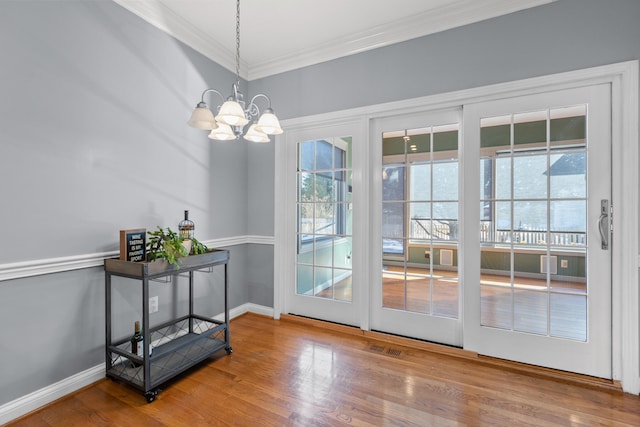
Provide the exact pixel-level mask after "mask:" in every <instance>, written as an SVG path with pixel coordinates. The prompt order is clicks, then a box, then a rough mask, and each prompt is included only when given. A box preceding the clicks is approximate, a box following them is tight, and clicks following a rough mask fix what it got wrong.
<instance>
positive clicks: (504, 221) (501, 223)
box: [496, 202, 511, 242]
mask: <svg viewBox="0 0 640 427" xmlns="http://www.w3.org/2000/svg"><path fill="white" fill-rule="evenodd" d="M496 226H497V229H498V231H509V230H511V203H510V202H496ZM509 236H510V235H509ZM496 241H498V242H510V241H511V239H510V238H509V239H508V240H507V239H497V240H496Z"/></svg>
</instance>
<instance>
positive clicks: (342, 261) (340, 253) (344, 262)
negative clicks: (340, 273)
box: [333, 237, 351, 268]
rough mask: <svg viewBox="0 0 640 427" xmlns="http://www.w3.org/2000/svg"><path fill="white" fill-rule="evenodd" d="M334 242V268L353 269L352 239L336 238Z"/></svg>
mask: <svg viewBox="0 0 640 427" xmlns="http://www.w3.org/2000/svg"><path fill="white" fill-rule="evenodd" d="M333 242H334V243H333V248H334V249H333V265H334V267H338V268H351V237H335V238H334V241H333Z"/></svg>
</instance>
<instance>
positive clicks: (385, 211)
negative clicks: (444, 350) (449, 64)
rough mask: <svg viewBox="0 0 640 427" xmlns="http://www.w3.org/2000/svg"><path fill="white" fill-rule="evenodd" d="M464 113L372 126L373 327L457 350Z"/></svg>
mask: <svg viewBox="0 0 640 427" xmlns="http://www.w3.org/2000/svg"><path fill="white" fill-rule="evenodd" d="M460 119H461V109H452V110H447V111H439V112H431V113H421V114H415V115H410V116H408V117H407V116H399V117H389V118H381V119H377V120H375V121H374V123H373V138H374V141H375V145H374V146H373V149H372V153H371V154H372V156H371V158H372V162H371V163H372V165H373V168H372V174H373V179H372V182H373V185H372V206H373V209H371V211H372V220H373V224H376V225H375V226H374V227H373V228H372V230H371V231H372V233H371V239H372V241H373V242H374V248H375V250H374V252H373V254H372V256H371V264H370V268H371V272H370V275H371V285H372V292H371V328H372V329H374V330H379V331H384V332H389V333H393V334H398V335H404V336H410V337H415V338H420V339H424V340H429V341H434V342H438V343H444V344H449V345H456V346H461V345H462V321H461V315H462V313H461V299H460V284H461V281H460V274H459V273H460V270H459V266H460V263H459V262H460V257H459V256H458V254H459V248H460V234H459V230H460V228H459V226H460V218H459V209H460V191H459V173H460V170H459V157H460V156H459V153H460V150H459V149H460Z"/></svg>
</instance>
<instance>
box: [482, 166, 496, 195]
mask: <svg viewBox="0 0 640 427" xmlns="http://www.w3.org/2000/svg"><path fill="white" fill-rule="evenodd" d="M492 198H493V160H492V159H481V160H480V200H483V199H484V200H486V199H492Z"/></svg>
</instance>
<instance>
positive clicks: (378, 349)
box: [369, 344, 384, 353]
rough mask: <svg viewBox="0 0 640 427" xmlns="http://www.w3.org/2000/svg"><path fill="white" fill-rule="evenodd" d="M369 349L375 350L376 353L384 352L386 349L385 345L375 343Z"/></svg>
mask: <svg viewBox="0 0 640 427" xmlns="http://www.w3.org/2000/svg"><path fill="white" fill-rule="evenodd" d="M369 350H371V351H375V352H376V353H382V352H383V351H384V347H381V346H379V345H375V344H373V345H371V346H369Z"/></svg>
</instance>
